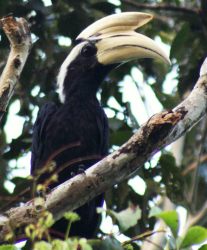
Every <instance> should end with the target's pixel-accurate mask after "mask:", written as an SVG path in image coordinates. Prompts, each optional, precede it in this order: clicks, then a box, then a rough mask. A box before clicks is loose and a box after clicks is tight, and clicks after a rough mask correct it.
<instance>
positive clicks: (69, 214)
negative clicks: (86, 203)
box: [64, 212, 80, 222]
mask: <svg viewBox="0 0 207 250" xmlns="http://www.w3.org/2000/svg"><path fill="white" fill-rule="evenodd" d="M64 218H65V219H66V220H69V221H71V222H76V221H79V220H80V216H79V215H78V214H77V213H74V212H66V213H64Z"/></svg>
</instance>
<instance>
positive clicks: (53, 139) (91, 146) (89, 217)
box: [32, 96, 108, 238]
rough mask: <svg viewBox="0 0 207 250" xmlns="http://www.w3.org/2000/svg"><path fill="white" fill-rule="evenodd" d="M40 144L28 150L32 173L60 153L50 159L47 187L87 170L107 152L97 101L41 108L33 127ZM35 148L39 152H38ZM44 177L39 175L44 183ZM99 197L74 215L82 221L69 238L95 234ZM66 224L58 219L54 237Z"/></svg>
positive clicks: (105, 129) (105, 126) (103, 120)
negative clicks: (51, 176)
mask: <svg viewBox="0 0 207 250" xmlns="http://www.w3.org/2000/svg"><path fill="white" fill-rule="evenodd" d="M40 131H41V134H39V136H40V137H41V141H38V142H39V143H41V145H40V144H38V143H37V144H36V143H35V141H33V148H32V152H33V154H32V174H33V175H34V172H35V170H36V171H37V170H38V169H39V168H42V167H44V165H45V164H46V162H47V161H48V159H49V157H51V156H52V155H53V154H56V152H57V151H61V152H59V153H58V154H57V156H55V157H54V158H53V159H52V160H55V162H56V170H57V169H60V168H61V167H62V168H63V169H62V170H61V171H60V172H58V182H57V183H56V182H54V183H51V184H50V186H49V187H50V188H53V187H55V186H57V184H60V183H63V182H64V181H66V180H68V179H69V178H71V177H73V175H74V174H77V173H78V171H79V169H80V168H81V169H87V168H88V167H89V166H91V165H93V164H94V163H96V162H97V161H99V160H100V159H101V158H102V157H104V156H105V155H106V154H107V152H108V123H107V118H106V116H105V113H104V111H103V109H102V107H101V106H100V104H99V102H98V100H97V99H96V97H95V96H94V97H93V98H92V97H91V98H89V99H84V100H82V101H80V99H78V100H76V98H73V97H72V98H71V99H70V100H69V101H68V102H66V103H64V104H62V105H61V106H60V107H57V106H56V105H55V104H53V103H47V104H46V105H45V106H43V108H42V109H41V111H40V113H39V115H38V118H37V121H36V124H35V126H34V138H37V136H36V135H35V133H40ZM38 149H39V151H38ZM45 176H48V175H47V174H46V175H44V174H43V175H42V178H41V177H40V182H41V180H42V181H44V179H45ZM102 204H103V195H100V196H98V197H96V198H95V199H93V200H92V201H90V202H88V203H87V204H85V205H84V206H82V207H81V208H79V209H78V210H77V211H76V212H77V213H78V214H79V215H80V217H81V218H82V220H81V222H78V223H76V224H75V225H74V226H72V228H71V232H70V235H79V236H82V237H83V236H84V237H87V238H91V237H92V236H93V235H94V232H95V231H96V228H97V224H98V222H99V218H98V215H97V213H96V208H97V207H100V206H102ZM66 228H67V221H65V220H64V219H62V220H61V221H59V222H58V223H56V224H55V226H54V227H53V230H51V232H53V234H54V235H56V234H57V235H56V236H59V235H60V234H58V233H57V232H61V233H62V236H64V232H65V230H66Z"/></svg>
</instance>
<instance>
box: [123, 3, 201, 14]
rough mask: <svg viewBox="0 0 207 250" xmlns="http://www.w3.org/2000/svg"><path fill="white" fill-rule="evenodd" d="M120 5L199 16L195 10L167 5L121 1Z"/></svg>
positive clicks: (198, 11)
mask: <svg viewBox="0 0 207 250" xmlns="http://www.w3.org/2000/svg"><path fill="white" fill-rule="evenodd" d="M122 3H124V4H127V5H129V6H132V7H135V8H136V9H138V10H146V9H148V10H153V11H171V12H176V13H180V14H188V15H199V13H200V10H199V9H196V8H194V9H193V8H186V7H181V6H175V5H169V4H154V5H153V4H146V3H139V2H138V1H134V0H122Z"/></svg>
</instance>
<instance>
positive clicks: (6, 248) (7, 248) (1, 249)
mask: <svg viewBox="0 0 207 250" xmlns="http://www.w3.org/2000/svg"><path fill="white" fill-rule="evenodd" d="M0 250H17V248H16V247H15V246H13V245H2V246H0Z"/></svg>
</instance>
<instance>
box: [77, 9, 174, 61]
mask: <svg viewBox="0 0 207 250" xmlns="http://www.w3.org/2000/svg"><path fill="white" fill-rule="evenodd" d="M152 18H153V16H152V15H150V14H146V13H142V12H124V13H120V14H114V15H111V16H107V17H104V18H102V19H100V20H98V21H97V22H95V23H93V24H91V25H90V26H89V27H87V28H86V29H85V30H83V31H82V32H81V33H80V35H79V36H78V37H77V39H78V40H89V41H92V42H95V44H96V47H97V59H98V61H99V62H100V63H101V64H104V65H108V64H116V63H122V62H126V61H130V60H133V59H138V58H154V59H158V60H162V61H163V62H165V63H167V64H170V60H169V57H168V56H167V55H166V53H165V51H163V50H162V49H161V48H160V47H159V46H158V45H157V43H156V42H155V41H153V40H152V39H150V38H149V37H147V36H144V35H142V34H139V33H137V32H135V31H134V30H135V29H137V28H139V27H140V26H142V25H144V24H146V23H147V22H149V21H150V20H151V19H152Z"/></svg>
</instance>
